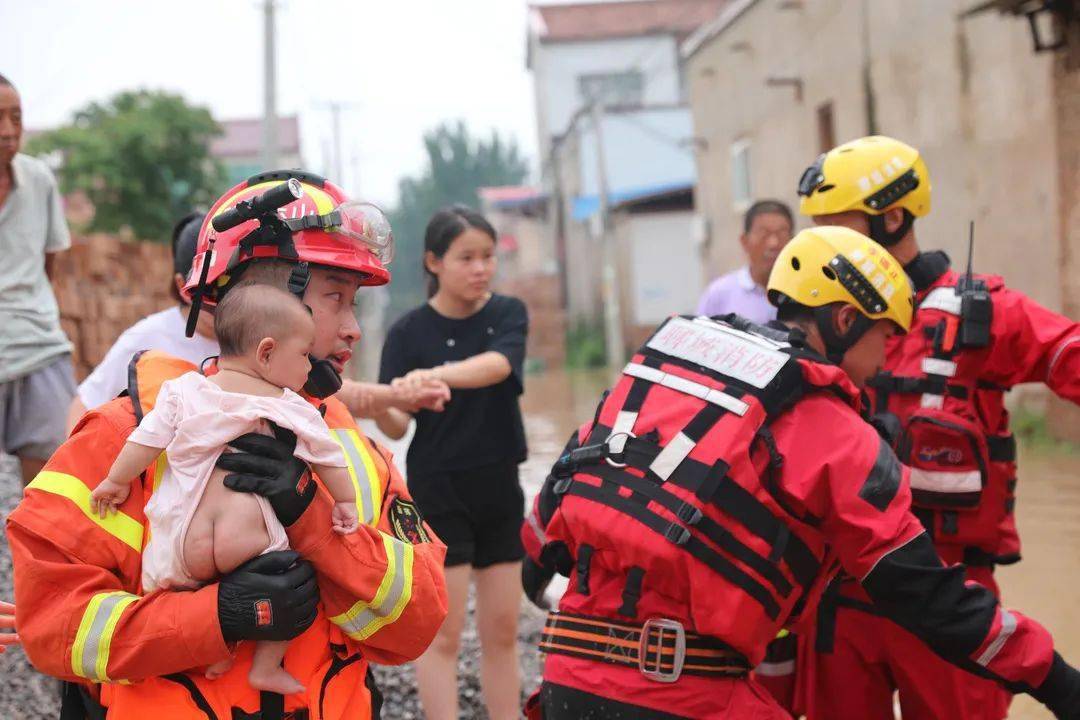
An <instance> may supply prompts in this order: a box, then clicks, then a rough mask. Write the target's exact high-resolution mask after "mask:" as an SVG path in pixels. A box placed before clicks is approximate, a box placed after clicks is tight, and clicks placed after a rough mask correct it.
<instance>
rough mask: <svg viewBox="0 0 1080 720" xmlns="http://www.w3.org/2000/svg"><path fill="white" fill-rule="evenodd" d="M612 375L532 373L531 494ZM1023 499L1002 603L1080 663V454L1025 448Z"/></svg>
mask: <svg viewBox="0 0 1080 720" xmlns="http://www.w3.org/2000/svg"><path fill="white" fill-rule="evenodd" d="M611 378H612V376H611V375H610V374H609V373H606V372H588V373H581V372H569V373H547V374H544V375H539V376H530V377H529V378H528V381H527V383H526V385H527V391H526V394H525V398H524V401H523V409H524V410H525V430H526V433H527V435H528V438H529V451H530V456H529V460H528V462H527V463H526V464H525V465H524V466H523V467H522V475H521V477H522V481H523V484H524V485H525V488H526V495H527V496H528V497H530V498H531V497H532V495H533V494H535V493H536V492H537V491H538V490H539V488H540V485H541V483H543V480H544V477H545V475H546V474H547V471H548V469H550V467H551V464H552V462H553V461H554V460H555V458H556V457H557V455H558V453H559V451H561V450H562V448H563V445H564V444H565V443H566V440H567V438H568V437H569V436H570V433H571V432H572V431H573V430H574V429H575V428H577V427H578V426H579V425H580V424H581V423H583V422H585V421H587V420H589V419H590V418H591V417H592V415H593V412H594V410H595V406H596V403H597V401H598V399H599V397H600V393H601V392H602V391H603V390H604V388H605V387H607V384H608V383H609V382H610V381H611ZM1019 476H1020V484H1019V490H1018V494H1019V499H1018V502H1017V513H1018V521H1019V524H1020V533H1021V537H1022V538H1023V543H1024V548H1023V555H1024V560H1023V562H1021V563H1019V564H1018V565H1014V566H1012V567H1005V568H1001V569H1000V570H999V571H998V576H999V581H1000V583H1001V586H1002V592H1003V597H1004V602H1005V604H1006V605H1007V606H1009V607H1013V608H1016V609H1018V610H1020V611H1022V612H1024V613H1025V614H1027V615H1029V616H1031V617H1034V618H1036V619H1038V620H1039V621H1040V622H1042V623H1043V624H1044V625H1045V626H1046V627H1047V628H1049V629H1050V631H1051V632H1052V633H1053V634H1054V638H1055V641H1056V646H1057V648H1058V649H1059V650H1060V651H1061V653H1062V654H1063V655H1064V656H1065V657H1066V658H1068V659H1070V660H1071V661H1072V662H1073V663H1074V664H1080V455H1076V454H1068V453H1067V452H1065V451H1061V450H1044V451H1040V452H1032V451H1022V452H1021V458H1020V473H1019ZM1009 717H1010V718H1015V719H1018V720H1035V718H1047V717H1050V715H1049V713H1047V712H1046V711H1045V710H1044V709H1043V708H1042V706H1040V705H1039V704H1038V703H1036V702H1034V701H1033V700H1031V699H1030V698H1028V697H1019V698H1017V699H1016V700H1015V701H1014V702H1013V706H1012V711H1011V712H1010V714H1009Z"/></svg>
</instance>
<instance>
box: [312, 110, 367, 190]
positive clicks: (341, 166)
mask: <svg viewBox="0 0 1080 720" xmlns="http://www.w3.org/2000/svg"><path fill="white" fill-rule="evenodd" d="M317 106H318V107H320V108H328V109H329V110H330V122H331V128H332V132H333V142H334V165H333V167H334V176H333V178H332V179H333V181H334V182H335V183H338V184H343V183H344V182H345V152H344V150H343V149H342V147H341V111H342V110H351V109H352V108H355V107H358V103H348V102H341V101H338V100H331V101H329V102H323V103H318V104H317Z"/></svg>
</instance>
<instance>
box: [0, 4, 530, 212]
mask: <svg viewBox="0 0 1080 720" xmlns="http://www.w3.org/2000/svg"><path fill="white" fill-rule="evenodd" d="M261 7H262V2H261V0H182V1H180V2H161V1H159V0H93V1H92V2H88V1H86V0H34V1H33V2H29V1H24V0H0V74H3V75H6V76H8V78H10V79H11V80H12V81H13V82H14V83H15V85H16V86H17V87H18V89H19V91H20V93H21V95H22V99H23V110H24V114H25V123H26V126H27V127H29V128H34V129H38V128H47V127H52V126H55V125H58V124H61V123H63V122H65V121H66V120H68V119H69V118H70V117H71V114H72V112H73V111H74V110H75V109H77V108H79V107H81V106H83V105H84V104H86V103H87V102H88V101H91V100H103V99H106V98H108V97H109V96H110V95H112V94H113V93H115V92H117V91H119V90H123V89H129V88H151V89H166V90H170V91H174V92H179V93H181V94H183V95H184V96H185V97H187V98H188V99H189V100H190V101H192V102H195V103H198V104H202V105H205V106H207V107H208V108H209V109H210V110H211V112H212V113H213V114H214V116H215V117H216V118H218V119H231V118H239V117H256V116H260V115H261V113H262V52H263V41H262V27H263V26H262V12H261ZM279 8H280V9H279V11H278V13H277V18H278V21H277V38H278V63H277V67H278V112H279V114H289V113H299V114H300V118H301V128H302V134H303V151H304V154H305V156H306V159H307V161H308V164H309V166H310V167H311V168H312V169H314V170H316V171H322V172H330V171H332V167H333V166H332V164H331V162H330V160H329V157H328V155H329V154H330V150H331V148H332V145H331V129H330V128H331V124H330V114H329V111H328V110H327V109H326V107H325V104H326V103H327V102H329V101H338V102H341V103H344V104H347V106H348V109H347V110H346V111H345V112H343V115H342V118H343V121H342V128H343V132H342V135H343V138H344V142H343V146H344V153H343V154H344V165H345V167H346V178H345V184H346V186H347V187H348V188H349V189H350V190H352V191H353V192H360V193H363V194H365V195H367V196H368V197H369V198H371V199H374V200H376V201H377V202H381V203H386V204H393V203H394V202H396V200H397V181H398V178H399V177H401V176H402V175H406V174H413V173H415V172H417V171H418V170H419V169H420V168H421V167H422V164H423V154H422V149H421V135H422V133H423V132H424V131H425V130H426V129H429V128H431V127H433V126H435V125H436V124H438V123H439V122H440V121H442V120H446V119H455V118H463V119H464V120H465V121H466V122H467V123H468V125H469V127H470V128H471V129H473V130H474V131H477V132H483V133H488V132H490V131H491V129H497V130H498V131H499V132H500V133H504V134H506V135H509V136H512V137H514V138H515V139H516V140H517V142H518V144H519V145H520V146H521V148H522V149H523V150H524V151H525V154H526V155H527V156H528V157H529V158H530V161H532V160H533V158H534V157H535V154H536V150H535V148H536V125H535V121H534V118H533V96H532V80H531V77H530V75H529V73H528V71H527V70H526V68H525V34H526V14H527V2H526V0H363V1H362V2H357V1H356V0H284V1H283V2H281V1H280V0H279Z"/></svg>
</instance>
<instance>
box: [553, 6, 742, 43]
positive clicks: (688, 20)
mask: <svg viewBox="0 0 1080 720" xmlns="http://www.w3.org/2000/svg"><path fill="white" fill-rule="evenodd" d="M727 2H728V0H633V1H631V2H591V3H580V4H574V5H533V6H532V12H533V20H534V22H533V24H534V27H535V28H536V32H537V34H538V36H539V38H540V40H541V41H542V42H565V41H571V40H599V39H603V38H615V37H632V36H635V35H650V34H654V33H672V34H674V35H677V36H679V37H680V38H685V37H686V36H688V35H689V34H690V33H692V32H693V31H694V30H695V29H697V27H698V26H699V25H701V24H702V23H706V22H708V21H710V20H712V19H713V18H715V17H716V15H717V14H718V13H719V12H720V9H721V8H722V7H723V6H724V5H725V4H726V3H727Z"/></svg>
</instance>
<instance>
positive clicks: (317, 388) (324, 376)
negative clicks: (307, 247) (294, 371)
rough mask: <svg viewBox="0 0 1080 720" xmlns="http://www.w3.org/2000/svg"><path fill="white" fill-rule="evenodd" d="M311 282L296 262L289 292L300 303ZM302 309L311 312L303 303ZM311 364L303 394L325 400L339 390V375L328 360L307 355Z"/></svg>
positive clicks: (303, 265)
mask: <svg viewBox="0 0 1080 720" xmlns="http://www.w3.org/2000/svg"><path fill="white" fill-rule="evenodd" d="M310 281H311V271H310V269H309V268H308V264H307V263H306V262H302V261H301V262H298V263H296V265H295V266H293V269H292V272H291V273H289V284H288V286H289V292H291V293H292V294H293V295H295V296H296V297H297V299H298V300H300V302H303V301H304V293H306V292H307V286H308V283H309V282H310ZM304 307H306V308H307V309H308V312H311V307H310V306H309V305H307V304H306V303H305V305H304ZM308 361H309V362H310V363H311V371H310V372H308V379H307V382H306V383H304V392H306V393H307V394H308V395H310V396H311V397H313V398H317V399H319V400H325V399H326V398H328V397H330V396H331V395H333V394H334V393H336V392H337V391H338V390H340V389H341V375H339V374H338V371H337V370H335V369H334V366H333V365H332V364H331V363H330V361H329V360H325V359H319V358H316V357H315V356H314V355H308Z"/></svg>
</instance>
